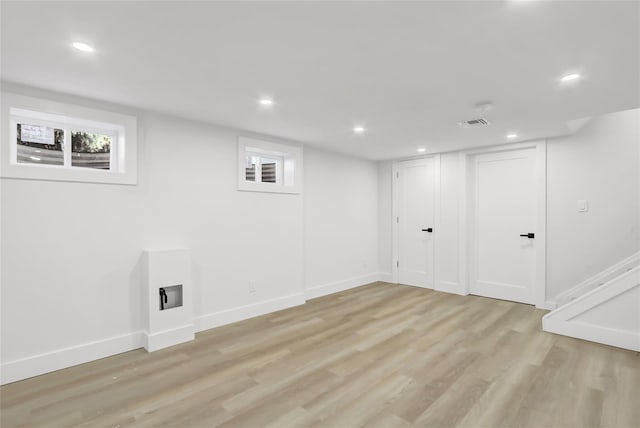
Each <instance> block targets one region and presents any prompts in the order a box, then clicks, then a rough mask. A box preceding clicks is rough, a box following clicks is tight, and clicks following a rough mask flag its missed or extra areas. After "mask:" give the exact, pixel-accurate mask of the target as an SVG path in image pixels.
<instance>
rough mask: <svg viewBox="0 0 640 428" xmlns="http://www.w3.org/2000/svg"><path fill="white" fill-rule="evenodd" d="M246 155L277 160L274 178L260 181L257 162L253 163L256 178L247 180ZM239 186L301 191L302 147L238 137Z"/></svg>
mask: <svg viewBox="0 0 640 428" xmlns="http://www.w3.org/2000/svg"><path fill="white" fill-rule="evenodd" d="M247 156H257V157H259V158H266V159H273V160H276V161H277V165H276V182H275V183H269V182H262V170H261V167H260V162H258V163H256V173H255V177H256V181H247V175H246V171H247V170H246V166H247V164H246V159H247ZM238 190H241V191H247V192H267V193H293V194H297V193H302V147H301V146H293V145H288V144H280V143H273V142H271V141H264V140H258V139H254V138H247V137H240V138H238Z"/></svg>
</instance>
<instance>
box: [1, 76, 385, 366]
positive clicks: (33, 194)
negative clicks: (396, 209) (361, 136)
mask: <svg viewBox="0 0 640 428" xmlns="http://www.w3.org/2000/svg"><path fill="white" fill-rule="evenodd" d="M9 88H10V89H13V90H14V91H18V92H22V93H24V94H25V95H32V96H43V97H48V98H52V99H55V100H57V101H62V102H71V103H77V104H84V105H87V106H89V107H94V108H101V109H105V110H116V111H119V112H121V113H125V114H134V115H136V116H137V117H138V126H139V133H140V138H139V145H140V156H139V159H140V162H139V171H138V173H139V180H138V185H137V186H122V185H104V184H87V183H68V182H67V183H65V182H53V181H30V180H12V179H2V180H0V195H1V200H0V202H1V207H0V218H1V220H2V222H1V224H0V227H1V233H2V242H1V245H2V247H1V255H2V259H1V263H0V264H1V266H2V272H1V278H0V279H1V301H2V302H1V305H2V307H1V308H2V313H1V324H2V326H1V336H2V337H1V344H2V349H1V354H0V358H1V361H2V363H3V370H4V372H5V373H6V369H7V368H9V369H11V370H13V369H14V368H16V370H17V367H18V366H20V365H21V364H22V365H25V364H27V363H28V364H31V365H30V366H29V367H32V365H33V364H35V363H33V361H32V360H34V361H36V362H37V361H41V360H42V361H44V360H47V361H48V360H51V359H52V358H59V359H61V360H64V359H65V358H66V357H65V356H66V355H68V354H74V355H76V354H79V355H84V354H82V352H84V351H83V350H84V349H85V347H84V345H85V344H87V343H89V342H99V343H100V345H99V350H97V351H96V352H94V353H91V352H87V353H86V355H92V356H94V357H95V356H96V355H102V354H105V353H106V354H108V352H109V350H114V349H120V350H122V347H126V346H129V347H131V346H132V345H131V344H133V345H135V344H136V343H137V342H136V340H137V339H136V337H137V336H136V334H137V332H138V331H139V330H140V329H141V328H142V320H141V315H140V314H141V311H140V308H141V301H140V300H141V297H140V296H141V288H142V284H141V281H142V272H141V268H142V266H141V255H142V251H143V250H145V249H169V248H175V247H177V248H180V247H185V248H187V249H189V250H190V251H191V257H192V263H193V266H192V268H193V286H194V294H195V302H194V303H195V305H194V312H195V314H196V316H197V317H199V318H197V320H196V326H197V328H199V329H203V328H208V327H212V326H215V325H219V324H221V323H224V322H229V321H233V320H237V319H242V318H246V317H249V316H253V315H256V314H259V313H262V312H267V311H271V310H275V309H278V308H281V307H285V306H291V305H293V304H301V303H303V302H304V297H305V294H304V293H305V280H306V281H307V282H308V285H309V287H312V286H319V285H326V283H332V282H341V281H342V285H343V286H345V285H344V284H345V282H344V281H345V280H348V281H347V282H349V281H350V282H349V284H347V286H355V285H360V282H357V281H356V282H354V280H353V279H354V277H356V278H358V280H359V281H364V280H368V279H371V280H376V279H377V277H375V275H371V274H373V273H376V272H377V271H378V250H377V249H378V236H377V203H378V200H377V169H376V165H375V163H373V162H369V161H364V160H357V159H353V158H346V157H343V156H341V155H336V154H329V153H323V152H321V151H317V150H308V151H305V159H304V166H305V180H308V183H304V189H303V194H302V195H294V194H273V193H255V192H240V191H238V190H237V172H236V167H237V162H236V156H237V139H238V136H239V135H240V134H242V135H249V136H251V134H249V133H241V132H238V131H234V130H229V129H225V128H219V127H215V126H211V125H207V124H202V123H198V122H190V121H187V120H182V119H177V118H172V117H168V116H164V115H157V114H153V113H148V112H140V111H132V110H130V109H126V108H121V107H118V106H111V105H108V104H102V103H98V102H94V101H89V100H83V99H78V98H75V97H70V96H65V95H60V94H53V93H49V92H44V91H39V90H34V89H30V88H23V87H17V88H18V89H19V90H16V89H15V88H16V87H12V86H11V85H9ZM4 89H5V90H6V85H4ZM253 136H254V137H256V135H253ZM258 137H259V136H258ZM303 199H304V200H305V203H306V204H307V206H306V210H305V211H303ZM305 213H306V215H305ZM305 222H306V225H305ZM305 241H306V243H307V247H306V252H305V247H304V244H305ZM305 255H306V257H305ZM305 270H306V272H307V273H306V276H305ZM249 280H256V288H257V292H256V293H253V294H252V293H249V286H248V281H249ZM252 305H254V306H252ZM114 337H117V338H119V339H118V340H117V341H118V343H120V345H119V346H115V345H114V347H110V345H109V343H111V342H110V341H109V339H110V338H114ZM122 338H124V339H122ZM121 339H122V340H121ZM125 339H126V340H125ZM123 340H124V342H123ZM102 341H104V343H103V342H102ZM115 341H116V340H115V339H114V343H115ZM123 343H125V344H124V345H123ZM94 345H95V346H94ZM94 345H90V346H92V347H93V348H92V349H94V348H96V346H98V345H96V344H94ZM103 345H104V346H103ZM76 346H78V347H79V348H78V349H77V350H76V349H74V350H73V351H71V350H68V351H65V352H66V353H65V352H62V353H58V351H59V350H61V349H62V348H67V347H76ZM48 353H52V354H48ZM41 354H44V355H41ZM39 355H40V356H39ZM34 356H36V358H35V359H30V358H31V357H34ZM38 356H39V357H38ZM80 359H82V358H80ZM7 363H9V364H8V365H7ZM12 363H13V364H12ZM23 363H24V364H23ZM32 363H33V364H32ZM28 364H27V365H28ZM45 366H46V364H45ZM20 367H22V366H20ZM25 367H26V366H25ZM47 367H53V366H51V365H50V366H47ZM25 370H27V369H25ZM27 371H28V370H27Z"/></svg>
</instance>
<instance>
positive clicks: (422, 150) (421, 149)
mask: <svg viewBox="0 0 640 428" xmlns="http://www.w3.org/2000/svg"><path fill="white" fill-rule="evenodd" d="M416 151H417V152H418V153H424V152H426V151H427V149H425V148H424V147H420V148H419V149H417V150H416Z"/></svg>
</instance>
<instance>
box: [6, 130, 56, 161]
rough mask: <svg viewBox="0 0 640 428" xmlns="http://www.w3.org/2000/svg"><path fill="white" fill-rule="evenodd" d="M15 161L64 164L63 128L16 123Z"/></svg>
mask: <svg viewBox="0 0 640 428" xmlns="http://www.w3.org/2000/svg"><path fill="white" fill-rule="evenodd" d="M17 126H18V128H17V141H16V143H17V146H18V147H17V149H18V150H17V155H18V156H17V161H18V163H30V164H40V165H60V166H62V165H64V152H63V148H64V130H62V129H58V128H52V127H49V126H43V125H31V124H27V123H18V125H17Z"/></svg>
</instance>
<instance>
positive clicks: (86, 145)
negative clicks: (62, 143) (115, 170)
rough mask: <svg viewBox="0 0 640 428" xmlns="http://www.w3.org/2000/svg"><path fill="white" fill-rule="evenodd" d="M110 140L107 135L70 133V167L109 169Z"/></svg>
mask: <svg viewBox="0 0 640 428" xmlns="http://www.w3.org/2000/svg"><path fill="white" fill-rule="evenodd" d="M111 140H112V138H111V137H110V136H108V135H102V134H94V133H89V132H82V131H72V132H71V152H72V155H71V166H75V167H82V168H95V169H110V168H111Z"/></svg>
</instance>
